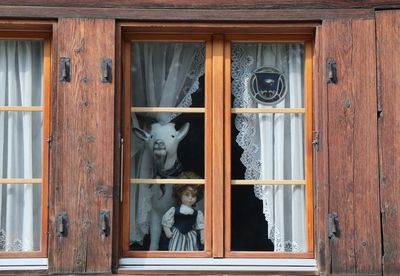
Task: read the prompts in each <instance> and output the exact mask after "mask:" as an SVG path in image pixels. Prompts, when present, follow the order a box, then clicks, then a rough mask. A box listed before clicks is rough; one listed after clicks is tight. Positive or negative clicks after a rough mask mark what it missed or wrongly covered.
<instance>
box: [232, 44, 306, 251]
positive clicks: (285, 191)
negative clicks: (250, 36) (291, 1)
mask: <svg viewBox="0 0 400 276" xmlns="http://www.w3.org/2000/svg"><path fill="white" fill-rule="evenodd" d="M261 67H272V68H275V69H277V70H279V71H280V72H281V73H283V75H284V76H285V78H286V86H287V94H286V97H285V99H284V100H283V101H281V102H279V103H278V104H276V105H274V106H267V105H263V104H261V103H258V102H256V101H255V100H254V99H253V97H252V96H251V93H250V91H249V89H250V85H249V80H250V78H251V75H252V73H253V71H254V70H256V69H258V68H261ZM303 80H304V45H303V44H299V43H233V44H232V95H233V98H234V101H233V107H240V108H259V109H261V108H271V109H274V108H300V107H304V81H303ZM234 123H235V127H236V129H237V130H238V131H239V134H238V135H237V137H236V142H237V143H238V145H239V146H240V147H241V148H242V149H243V153H242V155H241V159H240V161H241V163H242V164H243V165H244V166H245V176H244V178H245V179H252V180H304V174H305V172H304V170H305V167H304V115H303V114H283V113H272V114H271V113H259V114H254V113H248V114H238V115H237V116H236V118H235V121H234ZM254 192H255V196H256V197H257V198H258V199H260V200H262V201H263V210H260V211H262V212H263V213H264V215H265V219H266V220H267V222H268V233H265V234H266V235H268V238H269V239H270V240H271V241H272V242H273V244H274V250H275V252H304V251H306V250H307V247H306V244H307V242H306V238H307V235H306V204H305V187H304V186H301V185H255V186H254Z"/></svg>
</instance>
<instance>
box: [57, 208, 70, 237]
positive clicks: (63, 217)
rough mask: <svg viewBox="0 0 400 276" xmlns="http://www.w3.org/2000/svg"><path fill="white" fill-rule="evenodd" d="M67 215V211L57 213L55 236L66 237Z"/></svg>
mask: <svg viewBox="0 0 400 276" xmlns="http://www.w3.org/2000/svg"><path fill="white" fill-rule="evenodd" d="M68 225H69V221H68V215H67V212H65V211H64V212H61V213H60V214H58V216H57V218H56V231H57V237H66V236H68Z"/></svg>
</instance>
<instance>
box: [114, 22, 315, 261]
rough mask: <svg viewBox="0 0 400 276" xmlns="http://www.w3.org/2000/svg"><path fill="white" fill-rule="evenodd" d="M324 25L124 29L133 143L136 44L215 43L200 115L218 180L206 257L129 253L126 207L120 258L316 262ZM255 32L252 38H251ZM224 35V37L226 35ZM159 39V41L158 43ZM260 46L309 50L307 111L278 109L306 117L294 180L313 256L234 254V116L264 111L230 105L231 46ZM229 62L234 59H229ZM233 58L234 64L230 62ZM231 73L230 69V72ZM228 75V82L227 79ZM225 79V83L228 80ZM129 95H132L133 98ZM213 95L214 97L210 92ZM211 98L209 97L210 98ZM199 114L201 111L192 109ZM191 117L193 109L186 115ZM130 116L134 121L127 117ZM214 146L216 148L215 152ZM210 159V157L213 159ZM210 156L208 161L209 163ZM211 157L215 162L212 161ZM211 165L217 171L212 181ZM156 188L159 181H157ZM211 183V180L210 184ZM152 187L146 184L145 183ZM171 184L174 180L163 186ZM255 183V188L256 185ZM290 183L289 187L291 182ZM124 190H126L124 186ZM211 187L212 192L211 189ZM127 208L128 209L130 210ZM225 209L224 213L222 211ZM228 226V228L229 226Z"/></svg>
mask: <svg viewBox="0 0 400 276" xmlns="http://www.w3.org/2000/svg"><path fill="white" fill-rule="evenodd" d="M317 25H318V24H314V23H307V24H286V25H285V24H238V25H237V24H236V25H234V24H213V25H210V24H197V23H190V24H183V23H132V22H121V23H119V27H120V28H121V33H122V43H121V50H122V60H123V61H124V62H123V63H122V68H123V70H122V74H121V75H122V87H121V90H122V99H123V101H122V102H123V107H122V114H123V116H122V119H121V121H122V126H123V137H125V138H128V137H130V136H126V135H125V134H126V133H129V132H130V129H129V127H127V125H128V124H126V123H124V120H125V118H129V115H128V114H129V112H130V111H131V107H130V103H131V101H130V98H129V97H130V88H131V87H130V78H131V76H130V66H131V64H130V62H131V60H130V41H131V40H132V39H133V38H135V40H136V39H138V38H139V39H142V40H149V41H150V40H151V41H160V40H163V39H165V40H168V41H174V40H175V41H185V40H187V39H188V37H191V36H192V37H194V40H196V38H195V37H197V40H198V37H201V36H202V35H205V36H207V37H209V38H210V39H211V41H212V44H211V47H212V56H211V57H210V56H207V57H206V60H208V59H211V62H207V61H206V72H211V74H210V77H209V78H208V80H206V83H205V87H206V89H205V90H206V93H205V95H207V94H209V97H208V98H206V101H205V110H198V111H196V112H199V113H202V112H204V111H205V112H206V115H208V118H206V123H205V124H206V133H207V130H208V133H209V134H208V135H206V137H205V139H206V140H205V143H206V145H207V144H208V145H211V146H209V148H208V149H207V150H205V152H206V153H205V155H206V159H205V160H206V161H205V162H206V166H207V167H206V176H205V178H206V179H210V180H212V181H211V182H210V183H209V184H208V187H209V188H208V192H212V193H211V194H208V198H209V199H210V200H211V202H210V203H209V204H208V203H205V207H206V206H209V205H212V206H209V207H208V208H210V209H209V210H208V211H207V210H206V218H207V220H206V245H208V246H205V251H202V252H166V251H142V252H140V251H136V252H135V251H129V245H128V244H129V243H128V242H129V223H130V222H129V210H127V208H126V206H129V205H121V208H122V212H121V214H122V227H121V235H122V238H121V239H120V240H119V241H120V249H121V250H120V257H121V258H131V257H139V258H141V257H149V258H157V257H212V258H296V259H299V258H306V259H312V258H315V250H314V213H313V212H314V211H313V202H314V199H313V160H312V158H313V157H312V130H313V103H312V97H311V96H312V55H313V39H314V31H315V28H316V26H317ZM249 28H252V30H253V31H252V34H245V33H246V32H248V30H249ZM222 33H223V34H222ZM152 38H154V39H152ZM234 40H238V41H257V42H264V41H265V42H302V43H304V45H305V72H306V73H305V106H304V108H296V109H291V110H287V109H282V110H274V112H276V113H277V111H279V113H303V114H304V115H305V160H306V161H305V162H306V165H305V167H306V176H305V180H292V181H289V182H290V184H296V185H305V186H306V198H307V200H306V205H307V206H306V212H307V215H306V216H307V238H308V244H307V248H308V250H307V252H303V253H278V252H256V251H254V252H241V251H231V250H230V240H229V239H230V230H229V229H228V228H230V224H228V223H229V222H230V184H231V179H230V177H231V176H230V162H228V160H230V159H229V158H230V143H231V142H230V139H231V137H230V121H231V118H230V117H231V112H233V113H237V112H242V111H245V112H251V113H253V112H257V113H259V112H260V110H257V111H256V110H252V109H246V110H238V109H233V108H232V109H231V105H230V94H231V91H230V56H229V55H228V53H230V49H228V48H229V46H228V45H230V42H231V41H234ZM228 57H229V58H228ZM228 59H229V61H228ZM227 69H229V70H227ZM221 76H224V78H221ZM223 79H225V81H224V80H223ZM125 91H128V92H127V93H126V92H125ZM207 91H208V92H207ZM206 97H207V96H206ZM190 109H195V108H190ZM136 110H139V111H142V112H143V111H149V110H150V111H152V112H165V111H172V109H163V108H144V109H143V110H140V108H136ZM182 111H183V112H189V111H190V110H187V111H185V110H182ZM127 116H128V117H127ZM128 140H129V139H124V146H125V150H124V152H126V151H127V148H130V141H128ZM211 147H212V148H211ZM207 154H208V155H207ZM207 156H208V158H207ZM210 157H211V158H210ZM128 159H129V156H128V154H123V160H122V164H121V168H123V176H122V180H121V181H123V185H121V191H122V189H124V190H125V187H126V186H127V185H128V184H129V183H127V181H126V179H129V177H130V176H129V175H130V169H129V167H128V166H127V164H129V160H128ZM208 166H211V167H212V172H211V173H210V175H209V176H207V175H208V173H207V168H208ZM151 181H152V183H154V180H151ZM205 181H206V183H208V180H205ZM143 182H146V181H143ZM161 182H165V183H167V182H169V181H168V180H164V181H160V183H161ZM234 182H236V184H244V183H245V182H243V183H242V181H237V180H235V181H234ZM250 182H251V183H250ZM250 182H249V183H248V184H260V183H263V184H277V185H281V184H284V183H283V182H282V181H278V180H276V181H250ZM253 182H254V183H253ZM135 183H137V182H135ZM285 183H287V182H285ZM122 186H123V187H122ZM210 187H211V189H210ZM127 200H129V192H128V191H127V190H125V191H124V192H123V198H122V201H123V202H126V201H127ZM124 206H125V208H124ZM221 210H223V211H221ZM225 226H226V227H225ZM211 244H212V248H210V246H209V245H211Z"/></svg>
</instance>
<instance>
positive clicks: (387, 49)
mask: <svg viewBox="0 0 400 276" xmlns="http://www.w3.org/2000/svg"><path fill="white" fill-rule="evenodd" d="M376 26H377V49H378V52H377V56H378V72H379V73H378V80H379V83H378V84H379V85H378V93H379V94H378V95H379V111H380V113H379V115H380V116H379V119H378V131H379V154H380V194H381V209H382V231H383V241H382V243H383V247H382V253H383V272H384V274H385V275H386V274H387V275H389V274H397V273H399V271H400V261H399V260H400V255H399V252H400V214H399V210H400V199H399V198H400V197H399V194H400V146H399V145H400V93H399V91H400V65H399V64H400V56H399V53H400V33H399V26H400V11H384V12H383V11H382V12H377V16H376Z"/></svg>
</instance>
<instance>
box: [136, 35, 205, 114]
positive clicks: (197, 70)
mask: <svg viewBox="0 0 400 276" xmlns="http://www.w3.org/2000/svg"><path fill="white" fill-rule="evenodd" d="M204 62H205V43H203V42H132V106H139V107H204V77H202V76H203V75H204ZM149 116H152V117H154V118H156V119H157V120H158V121H160V120H163V121H167V120H170V119H169V118H167V117H165V116H164V115H163V114H152V115H149Z"/></svg>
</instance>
